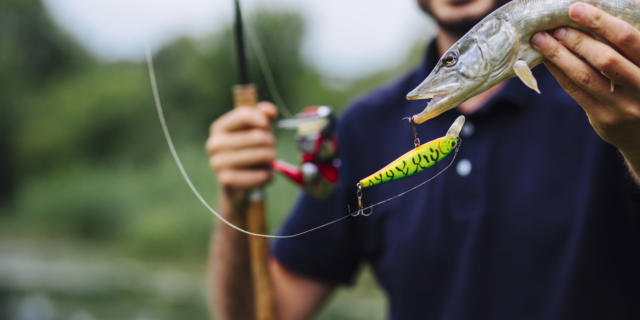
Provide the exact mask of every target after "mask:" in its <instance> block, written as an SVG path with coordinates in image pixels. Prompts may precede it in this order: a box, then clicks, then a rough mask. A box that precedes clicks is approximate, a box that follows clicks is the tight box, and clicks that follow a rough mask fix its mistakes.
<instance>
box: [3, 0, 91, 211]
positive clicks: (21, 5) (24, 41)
mask: <svg viewBox="0 0 640 320" xmlns="http://www.w3.org/2000/svg"><path fill="white" fill-rule="evenodd" d="M88 62H90V58H89V56H88V55H87V54H86V52H85V51H84V50H83V49H81V48H80V47H79V46H78V45H77V44H76V43H75V42H73V41H72V40H71V39H70V37H68V36H67V35H66V34H64V33H62V32H61V31H60V29H58V28H57V27H56V26H55V24H54V23H53V22H52V21H51V19H50V18H49V16H48V15H47V12H46V10H45V8H44V7H43V5H42V3H41V2H40V1H38V0H3V1H2V2H0V83H2V89H3V92H2V95H0V154H2V155H4V156H3V157H2V158H0V176H2V179H0V200H1V199H6V198H7V197H8V196H9V195H10V193H11V192H12V191H13V189H14V184H15V182H16V180H17V179H19V178H20V177H19V176H18V174H17V172H18V170H17V169H18V167H17V163H16V161H15V160H16V158H15V157H14V156H13V155H14V154H15V153H16V151H17V150H16V149H17V146H15V145H14V143H13V142H14V141H15V140H14V138H15V135H16V132H15V130H16V129H17V128H19V127H20V126H21V125H22V124H23V123H24V122H26V121H28V119H25V112H24V111H25V108H26V107H27V106H26V105H25V100H26V99H28V98H29V97H32V96H37V95H38V94H39V93H40V90H42V88H43V87H44V86H46V85H47V84H49V83H51V82H53V81H56V80H57V79H60V78H61V77H64V76H67V75H69V74H71V73H73V72H74V71H76V70H77V69H79V68H81V67H82V66H83V65H86V64H87V63H88Z"/></svg>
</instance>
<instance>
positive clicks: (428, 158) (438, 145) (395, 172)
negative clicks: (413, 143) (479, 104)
mask: <svg viewBox="0 0 640 320" xmlns="http://www.w3.org/2000/svg"><path fill="white" fill-rule="evenodd" d="M463 125H464V116H459V117H458V118H457V119H456V120H455V121H454V122H453V124H452V125H451V127H450V128H449V130H448V131H447V134H446V135H445V136H444V137H440V138H437V139H435V140H432V141H429V142H427V143H425V144H422V145H419V146H417V147H415V148H414V149H413V150H411V151H409V152H407V153H405V154H403V155H402V156H400V157H399V158H397V159H396V160H393V161H392V162H391V163H389V164H388V165H386V166H385V167H384V168H382V169H380V170H378V171H376V172H375V173H373V174H371V175H370V176H368V177H366V178H364V179H362V180H360V182H359V183H358V189H361V188H366V187H371V186H374V185H377V184H381V183H384V182H388V181H393V180H398V179H402V178H406V177H409V176H412V175H414V174H416V173H420V172H422V171H424V170H426V169H427V168H430V167H432V166H434V165H435V164H436V163H438V162H440V161H442V159H444V158H446V157H447V155H449V154H450V153H451V152H452V151H454V150H455V149H456V147H457V146H458V144H459V143H460V138H459V136H460V130H462V126H463Z"/></svg>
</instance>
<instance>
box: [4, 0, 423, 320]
mask: <svg viewBox="0 0 640 320" xmlns="http://www.w3.org/2000/svg"><path fill="white" fill-rule="evenodd" d="M414 2H415V1H414V0H402V1H385V0H375V1H366V0H350V1H338V0H324V1H321V0H309V1H294V0H280V1H275V0H272V1H266V0H264V1H258V0H253V1H251V0H247V1H246V2H243V9H244V11H245V20H246V21H247V22H248V23H249V24H250V25H251V27H252V29H254V31H255V33H256V35H257V37H258V38H259V39H260V43H261V44H262V47H263V50H264V53H265V55H266V57H267V60H268V63H269V65H270V67H271V69H272V71H273V74H274V77H275V81H276V85H277V87H278V89H279V90H280V92H281V94H282V96H283V99H284V101H285V102H286V103H287V105H288V106H289V108H290V109H292V111H294V112H295V111H298V110H300V109H302V108H303V107H305V106H310V105H318V104H324V105H330V106H333V107H334V110H335V111H336V112H337V113H340V112H341V110H342V109H343V108H344V107H346V106H348V104H349V102H350V101H352V100H353V99H355V98H356V97H357V96H359V95H362V94H364V93H366V92H367V91H369V90H372V89H373V88H375V87H376V86H378V85H380V84H382V83H385V82H388V81H390V80H393V79H394V78H395V77H397V76H399V75H400V74H402V73H404V72H406V71H407V70H409V69H410V68H412V67H413V66H415V65H416V64H417V63H418V62H419V61H420V58H421V54H422V50H423V48H424V46H425V44H426V41H427V39H429V38H430V36H431V35H433V32H434V27H433V24H432V23H431V22H430V21H429V20H428V19H427V18H426V16H424V15H422V14H421V13H420V12H419V10H418V8H417V5H416V4H415V3H414ZM231 5H232V1H231V0H209V1H204V0H184V1H174V0H139V1H136V0H127V1H124V0H92V1H84V0H0V83H1V84H2V92H1V93H0V154H1V155H2V157H0V177H2V178H1V179H0V319H20V320H22V319H33V320H36V319H72V320H92V319H208V318H209V310H208V308H209V307H208V305H207V292H206V286H205V276H206V261H207V256H208V243H209V237H210V235H211V232H215V231H214V230H212V227H213V220H212V216H211V214H210V213H209V212H208V211H206V210H205V208H203V207H202V205H201V204H200V203H199V202H198V201H197V200H196V198H195V197H194V196H193V195H192V194H191V193H190V191H189V190H188V188H187V186H186V184H185V183H184V181H183V180H182V178H181V176H180V175H179V172H178V170H177V167H176V166H175V163H174V162H173V160H172V159H171V157H170V154H169V151H168V149H167V146H166V143H165V141H164V138H163V136H162V132H161V129H160V126H159V123H158V119H157V117H156V114H155V110H154V106H153V100H152V94H151V89H150V84H149V79H148V77H147V70H146V67H145V65H144V63H143V61H142V57H143V53H144V49H143V48H144V44H145V43H148V44H149V45H150V46H151V48H152V50H153V53H154V59H155V66H156V74H157V77H158V84H159V89H160V95H161V97H162V99H163V104H164V106H165V109H166V117H167V121H168V124H169V127H170V129H171V132H172V134H173V136H174V139H175V143H176V146H177V149H178V152H179V153H180V156H181V157H182V160H183V162H184V165H185V167H186V169H187V171H188V172H189V173H190V175H191V177H192V179H193V180H194V183H195V185H196V186H197V188H198V189H199V190H200V191H201V193H202V194H203V195H206V196H207V198H208V199H209V200H210V202H211V203H212V204H213V206H214V207H216V188H215V180H214V179H215V177H214V176H213V175H212V173H211V171H210V169H209V167H208V161H207V157H206V154H205V153H204V142H205V140H206V138H207V134H208V127H209V124H210V123H211V121H213V120H214V119H215V118H216V117H218V116H220V115H221V114H223V113H224V112H226V111H227V110H229V109H230V108H231V106H232V102H231V94H230V88H231V86H232V85H233V84H234V82H235V79H236V70H235V56H234V54H235V52H234V45H233V36H232V33H231V23H232V16H233V14H232V9H231V7H232V6H231ZM250 60H251V66H250V70H251V75H252V79H254V81H255V82H256V83H257V84H258V87H259V92H260V95H261V99H263V100H271V96H270V93H269V91H268V90H267V88H266V86H265V82H264V75H263V74H262V73H261V72H260V69H259V68H258V66H257V64H256V61H255V53H251V52H250ZM275 134H276V135H277V138H278V152H279V155H280V157H281V158H284V159H286V160H288V161H290V162H294V163H297V162H298V158H299V155H298V154H297V151H296V147H295V143H294V137H293V134H292V133H291V132H286V131H280V130H276V132H275ZM296 192H297V191H296V187H295V186H293V185H292V184H290V183H289V182H288V181H285V180H284V179H282V178H280V177H277V178H276V179H275V181H274V182H273V183H272V184H271V185H270V186H269V188H268V214H269V228H270V231H271V232H277V229H278V226H279V225H280V223H281V222H282V221H283V220H284V219H285V218H286V215H287V212H288V211H289V209H290V207H291V206H292V204H293V201H294V198H293V197H291V194H294V193H296ZM213 308H215V306H213ZM385 312H386V306H385V301H384V296H383V293H381V292H380V290H379V289H378V288H377V285H376V284H375V280H373V279H372V277H371V275H370V273H369V272H368V271H367V270H364V272H362V274H361V276H360V277H359V280H358V283H357V284H356V286H354V287H353V288H345V289H341V290H340V291H339V292H338V293H337V294H336V295H334V297H333V298H332V299H331V301H330V302H329V304H328V306H327V307H326V308H325V309H324V310H323V312H322V313H321V314H320V315H319V316H318V317H317V319H383V318H384V316H385Z"/></svg>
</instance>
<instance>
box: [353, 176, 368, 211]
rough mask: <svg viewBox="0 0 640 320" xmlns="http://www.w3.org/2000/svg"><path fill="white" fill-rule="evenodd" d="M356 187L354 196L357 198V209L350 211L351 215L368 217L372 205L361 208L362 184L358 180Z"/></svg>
mask: <svg viewBox="0 0 640 320" xmlns="http://www.w3.org/2000/svg"><path fill="white" fill-rule="evenodd" d="M356 187H357V191H356V197H357V198H358V211H356V212H355V213H352V214H351V216H353V217H357V216H363V217H368V216H370V215H371V214H372V213H373V207H372V206H370V207H367V208H363V205H362V185H361V184H360V182H358V184H357V185H356Z"/></svg>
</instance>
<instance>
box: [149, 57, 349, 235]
mask: <svg viewBox="0 0 640 320" xmlns="http://www.w3.org/2000/svg"><path fill="white" fill-rule="evenodd" d="M145 56H146V60H147V69H148V71H149V80H150V81H151V90H152V91H153V100H154V102H155V105H156V111H157V113H158V119H159V120H160V126H161V127H162V133H164V138H165V140H166V141H167V144H168V145H169V150H170V151H171V156H172V157H173V159H174V160H175V162H176V165H177V166H178V169H179V170H180V173H181V174H182V177H183V178H184V180H185V181H186V182H187V185H188V186H189V188H190V189H191V191H192V192H193V194H194V195H195V196H196V198H198V200H200V202H201V203H202V205H204V206H205V208H207V210H209V211H210V212H211V213H212V214H213V215H214V216H215V217H216V218H218V219H219V220H220V221H222V222H224V224H226V225H227V226H229V227H231V228H233V229H236V230H237V231H240V232H242V233H244V234H247V235H250V236H255V237H264V238H272V239H286V238H294V237H297V236H301V235H303V234H305V233H309V232H311V231H315V230H318V229H322V228H324V227H327V226H329V225H331V224H334V223H336V222H339V221H342V220H344V219H346V218H348V217H349V216H350V215H346V216H344V217H341V218H338V219H335V220H332V221H329V222H327V223H325V224H323V225H320V226H317V227H314V228H311V229H308V230H305V231H303V232H300V233H296V234H291V235H281V236H279V235H270V234H261V233H255V232H250V231H247V230H244V229H242V228H240V227H238V226H236V225H234V224H233V223H231V222H229V221H228V220H226V219H225V218H224V217H222V215H220V214H219V213H218V212H217V211H215V210H214V209H213V207H211V205H209V203H208V202H207V201H206V200H205V199H204V197H203V196H202V195H201V194H200V192H198V189H196V187H195V186H194V185H193V182H191V178H189V175H188V174H187V171H186V170H185V169H184V166H183V165H182V161H181V160H180V157H179V156H178V152H177V151H176V148H175V147H174V145H173V139H172V138H171V134H170V133H169V127H168V126H167V122H166V121H165V118H164V110H163V108H162V103H161V102H160V94H159V93H158V84H157V82H156V73H155V70H154V68H153V58H152V56H151V50H149V46H147V45H145Z"/></svg>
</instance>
